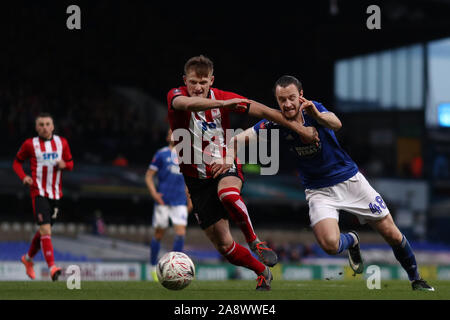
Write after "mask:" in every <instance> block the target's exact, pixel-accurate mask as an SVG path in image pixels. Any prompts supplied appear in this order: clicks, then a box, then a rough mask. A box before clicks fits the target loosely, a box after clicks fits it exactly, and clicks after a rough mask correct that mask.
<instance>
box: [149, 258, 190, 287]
mask: <svg viewBox="0 0 450 320" xmlns="http://www.w3.org/2000/svg"><path fill="white" fill-rule="evenodd" d="M156 274H157V275H158V280H159V283H161V284H162V285H163V287H165V288H167V289H170V290H181V289H184V288H186V287H187V286H188V285H189V284H190V283H191V281H192V280H194V277H195V266H194V263H193V262H192V260H191V259H190V258H189V257H188V256H187V255H186V254H184V253H183V252H176V251H172V252H168V253H166V254H165V255H163V256H162V258H161V259H159V261H158V265H157V267H156Z"/></svg>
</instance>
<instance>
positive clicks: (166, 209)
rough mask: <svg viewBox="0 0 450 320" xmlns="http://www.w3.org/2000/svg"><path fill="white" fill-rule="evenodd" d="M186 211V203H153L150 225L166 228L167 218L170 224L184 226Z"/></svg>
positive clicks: (167, 224) (186, 216)
mask: <svg viewBox="0 0 450 320" xmlns="http://www.w3.org/2000/svg"><path fill="white" fill-rule="evenodd" d="M187 218H188V211H187V206H186V205H178V206H170V205H159V204H155V207H154V211H153V221H152V225H153V227H154V228H156V227H159V228H167V227H168V226H169V219H170V220H171V221H172V225H178V226H186V225H187V220H188V219H187Z"/></svg>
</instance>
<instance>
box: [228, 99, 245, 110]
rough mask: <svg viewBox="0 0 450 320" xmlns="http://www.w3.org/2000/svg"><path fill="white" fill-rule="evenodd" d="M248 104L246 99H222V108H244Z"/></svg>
mask: <svg viewBox="0 0 450 320" xmlns="http://www.w3.org/2000/svg"><path fill="white" fill-rule="evenodd" d="M249 104H250V100H248V99H240V98H234V99H229V100H223V104H222V108H228V109H232V110H246V109H247V106H248V105H249Z"/></svg>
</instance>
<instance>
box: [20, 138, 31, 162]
mask: <svg viewBox="0 0 450 320" xmlns="http://www.w3.org/2000/svg"><path fill="white" fill-rule="evenodd" d="M30 147H31V141H30V140H26V141H25V142H24V143H23V144H22V145H21V146H20V149H19V151H18V152H17V154H16V159H17V160H18V161H19V162H24V161H25V160H27V159H28V158H29V157H30V156H31V152H30V151H31V150H30Z"/></svg>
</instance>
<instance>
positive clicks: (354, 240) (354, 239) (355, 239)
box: [349, 232, 359, 247]
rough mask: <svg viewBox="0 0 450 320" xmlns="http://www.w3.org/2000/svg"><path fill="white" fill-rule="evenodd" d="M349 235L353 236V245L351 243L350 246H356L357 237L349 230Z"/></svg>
mask: <svg viewBox="0 0 450 320" xmlns="http://www.w3.org/2000/svg"><path fill="white" fill-rule="evenodd" d="M349 235H351V236H352V238H353V245H352V247H356V246H357V245H358V244H359V240H358V237H357V236H356V234H354V233H353V232H349Z"/></svg>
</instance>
